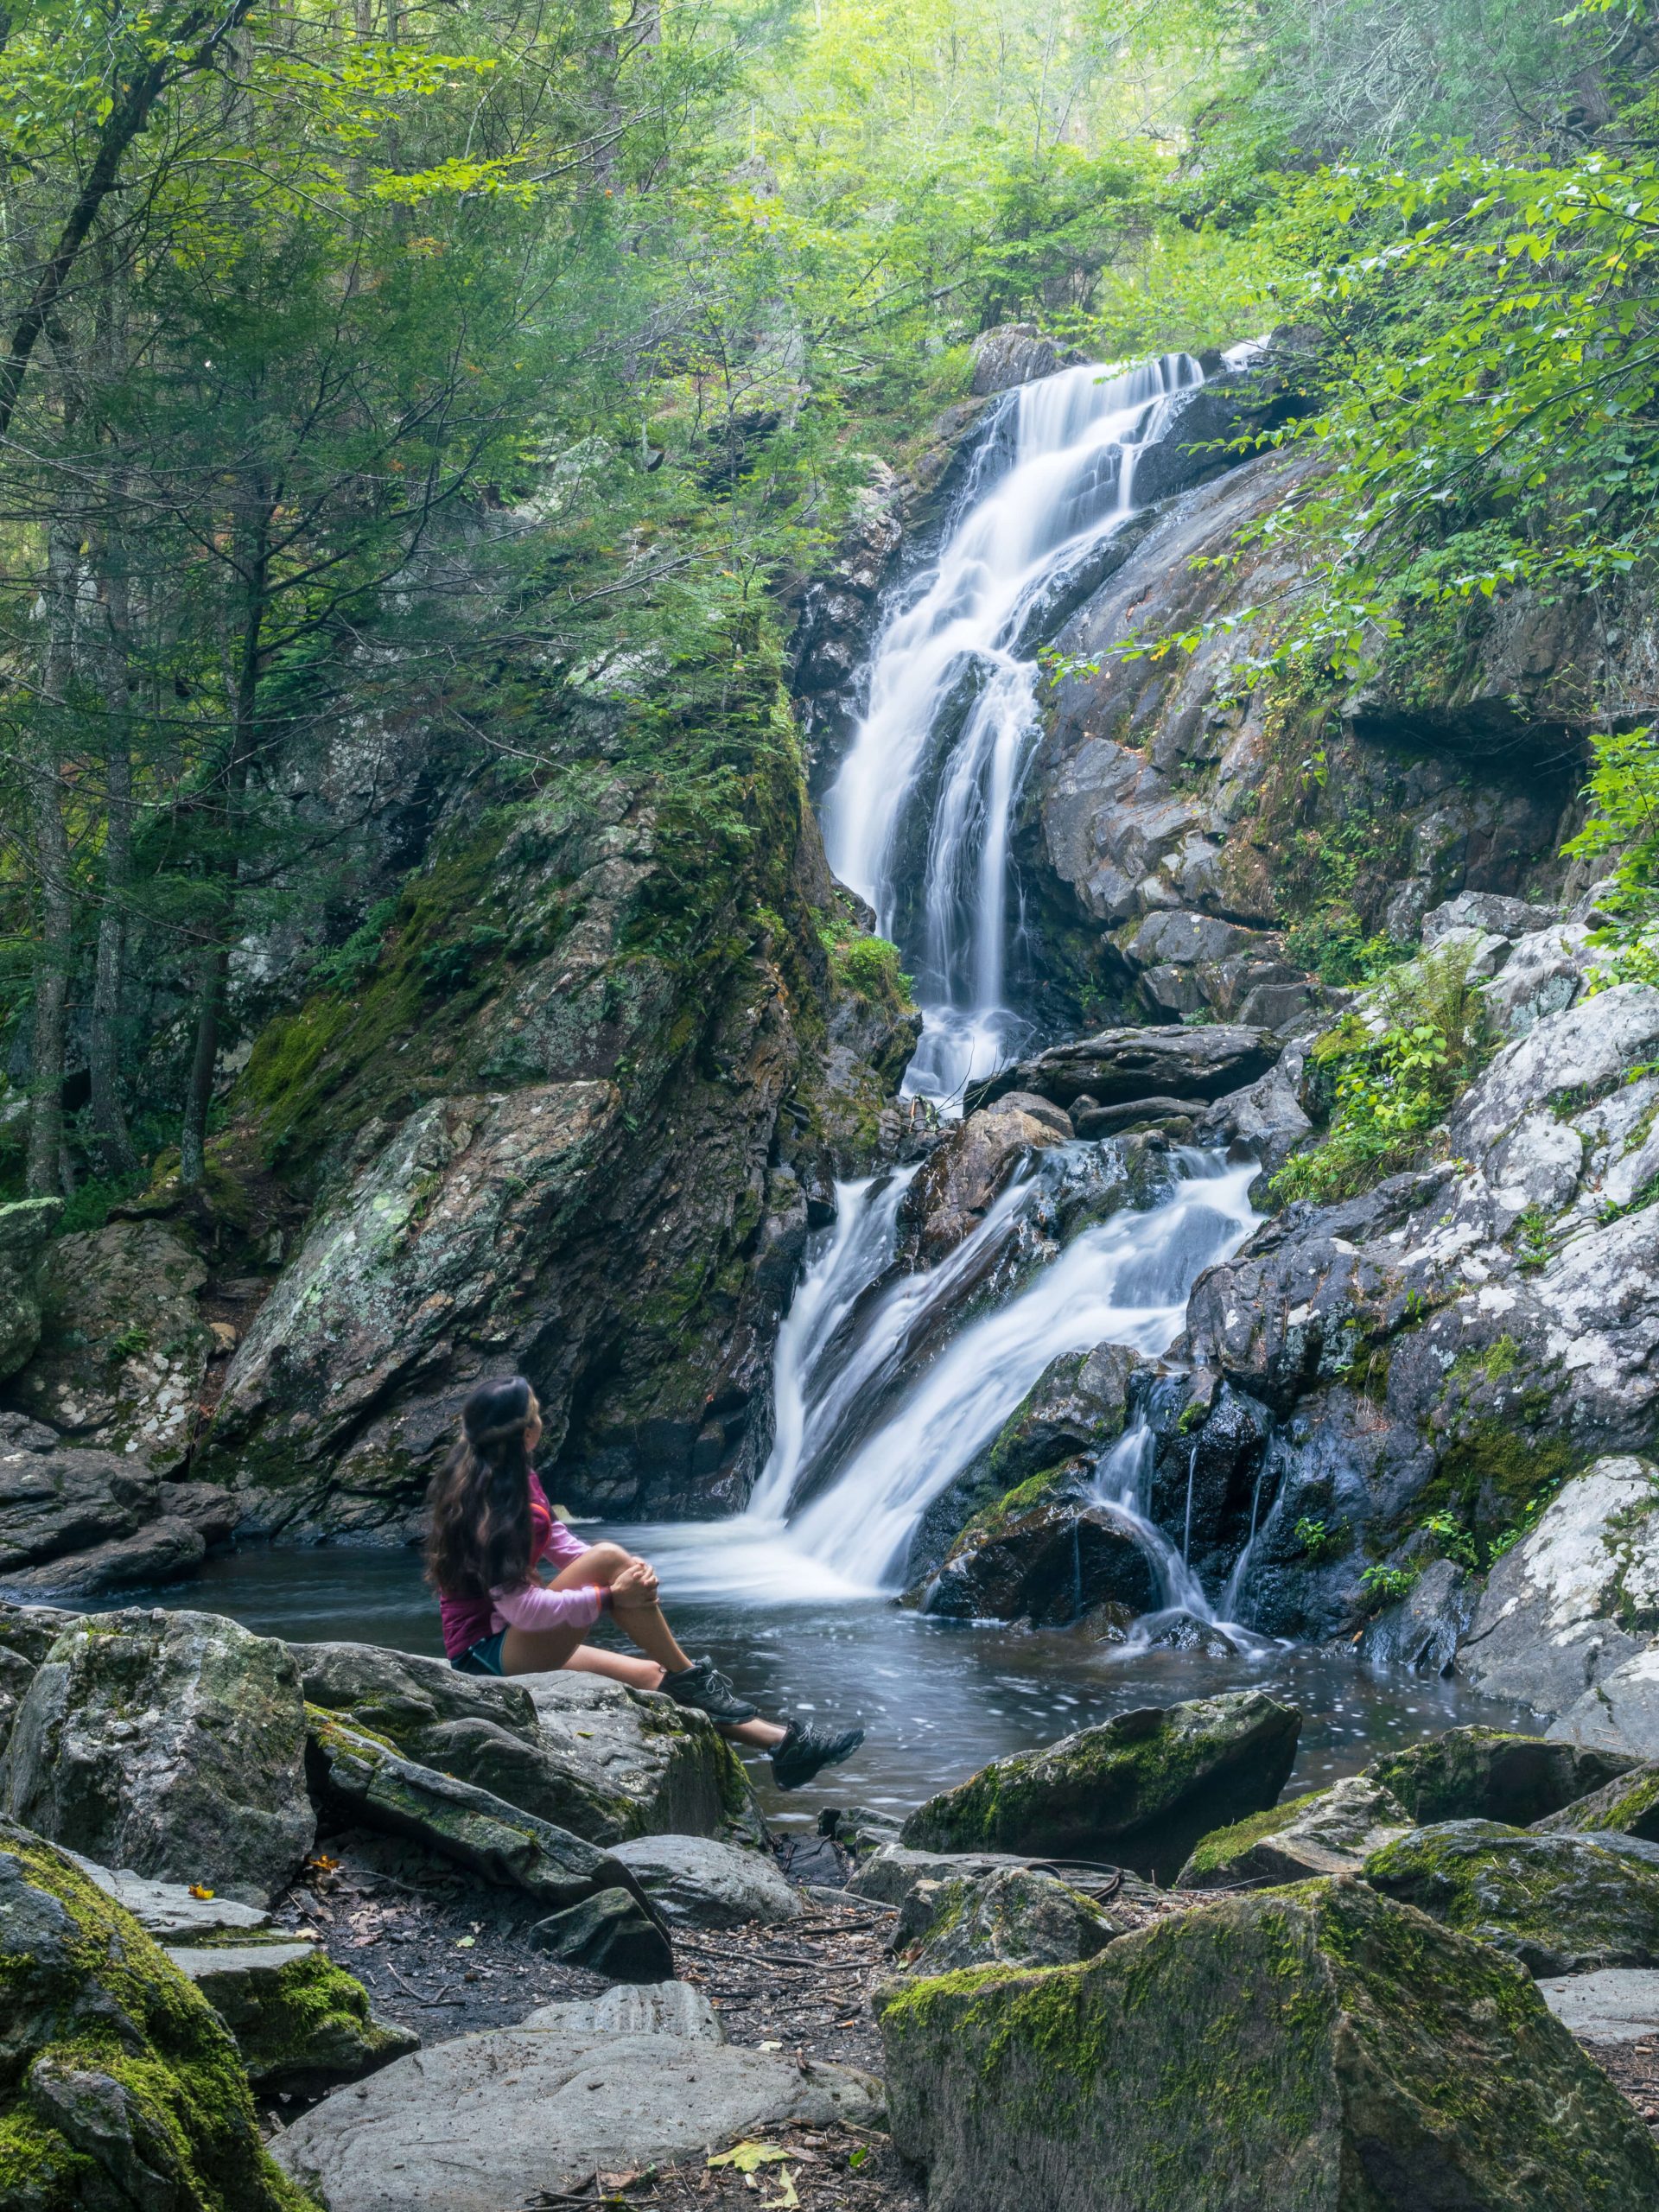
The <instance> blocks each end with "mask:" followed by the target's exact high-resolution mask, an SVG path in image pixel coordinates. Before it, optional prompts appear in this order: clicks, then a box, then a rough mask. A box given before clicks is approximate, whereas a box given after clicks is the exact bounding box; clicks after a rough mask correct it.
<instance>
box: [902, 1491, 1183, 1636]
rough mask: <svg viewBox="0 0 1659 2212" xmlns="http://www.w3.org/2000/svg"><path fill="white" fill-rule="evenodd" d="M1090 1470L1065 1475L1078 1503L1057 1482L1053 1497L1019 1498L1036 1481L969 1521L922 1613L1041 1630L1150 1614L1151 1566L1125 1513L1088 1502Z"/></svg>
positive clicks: (1154, 1598) (1153, 1601) (928, 1589)
mask: <svg viewBox="0 0 1659 2212" xmlns="http://www.w3.org/2000/svg"><path fill="white" fill-rule="evenodd" d="M1089 1473H1090V1469H1089V1468H1087V1467H1086V1466H1084V1467H1081V1468H1077V1469H1076V1470H1075V1472H1074V1474H1073V1476H1072V1478H1071V1479H1072V1481H1074V1482H1075V1483H1077V1484H1078V1485H1079V1486H1080V1487H1082V1488H1083V1490H1084V1495H1082V1496H1079V1495H1077V1494H1073V1495H1069V1496H1068V1495H1066V1494H1065V1493H1066V1491H1067V1489H1068V1487H1070V1485H1069V1484H1068V1482H1067V1479H1066V1478H1065V1476H1062V1477H1061V1478H1059V1480H1058V1485H1057V1493H1056V1492H1051V1493H1050V1494H1047V1495H1044V1496H1039V1497H1035V1498H1033V1499H1031V1500H1030V1501H1029V1502H1027V1501H1025V1500H1024V1498H1023V1497H1022V1492H1024V1491H1037V1490H1039V1488H1040V1486H1041V1485H1042V1484H1044V1482H1045V1479H1046V1478H1044V1477H1042V1476H1040V1475H1039V1476H1037V1477H1035V1478H1033V1480H1032V1481H1031V1482H1029V1483H1027V1484H1024V1485H1022V1489H1021V1490H1020V1491H1014V1492H1013V1493H1012V1495H1011V1496H1010V1497H1007V1498H1005V1499H1004V1500H1003V1502H1002V1503H1001V1506H1000V1507H994V1508H992V1509H991V1510H989V1511H988V1512H987V1513H985V1514H982V1515H980V1516H976V1520H975V1521H973V1522H969V1527H968V1529H966V1530H965V1531H964V1532H963V1535H962V1536H961V1537H960V1538H958V1540H957V1543H956V1544H955V1545H954V1546H953V1547H952V1548H951V1551H950V1555H949V1557H948V1558H947V1559H946V1560H945V1561H944V1565H943V1566H942V1567H940V1569H939V1571H938V1574H936V1575H935V1576H934V1577H933V1578H932V1580H931V1581H930V1582H929V1583H928V1584H927V1585H926V1586H925V1591H924V1592H923V1596H922V1601H921V1604H922V1611H924V1612H925V1613H933V1614H937V1615H938V1617H939V1618H942V1619H945V1620H964V1621H965V1620H984V1621H1013V1620H1029V1621H1030V1622H1032V1624H1033V1626H1036V1627H1043V1628H1064V1627H1065V1626H1066V1625H1067V1624H1069V1623H1071V1622H1072V1621H1075V1620H1077V1619H1079V1618H1081V1617H1082V1616H1083V1615H1084V1614H1085V1613H1088V1612H1090V1611H1093V1610H1094V1608H1095V1607H1096V1606H1097V1605H1109V1606H1115V1607H1121V1608H1122V1609H1123V1611H1124V1613H1125V1615H1126V1617H1127V1616H1129V1615H1135V1614H1140V1613H1147V1612H1151V1611H1154V1608H1155V1607H1156V1605H1157V1604H1158V1598H1159V1590H1158V1577H1157V1574H1156V1573H1155V1572H1154V1567H1153V1565H1152V1561H1151V1560H1150V1559H1149V1558H1148V1557H1147V1554H1146V1552H1145V1551H1144V1550H1143V1549H1142V1548H1141V1543H1140V1542H1139V1541H1138V1539H1137V1536H1136V1533H1135V1529H1134V1528H1133V1526H1132V1524H1131V1523H1130V1522H1129V1521H1128V1517H1127V1516H1125V1515H1123V1514H1122V1513H1120V1512H1119V1511H1118V1510H1117V1509H1116V1507H1114V1506H1110V1505H1103V1504H1098V1503H1091V1502H1090V1501H1089V1500H1088V1498H1087V1495H1086V1484H1087V1480H1088V1476H1089ZM1016 1500H1020V1503H1015V1501H1016Z"/></svg>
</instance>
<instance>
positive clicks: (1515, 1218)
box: [1188, 984, 1659, 1714]
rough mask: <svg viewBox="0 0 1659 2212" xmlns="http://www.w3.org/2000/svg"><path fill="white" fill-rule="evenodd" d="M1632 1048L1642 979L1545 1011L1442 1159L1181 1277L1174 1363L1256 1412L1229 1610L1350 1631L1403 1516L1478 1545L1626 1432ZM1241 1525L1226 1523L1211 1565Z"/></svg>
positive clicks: (1637, 1102) (1652, 1328)
mask: <svg viewBox="0 0 1659 2212" xmlns="http://www.w3.org/2000/svg"><path fill="white" fill-rule="evenodd" d="M1656 1052H1659V992H1655V991H1653V990H1651V989H1649V988H1647V987H1646V986H1644V985H1640V984H1621V985H1619V986H1618V987H1617V988H1613V989H1611V990H1609V991H1605V992H1604V993H1602V994H1600V995H1599V996H1597V997H1595V998H1593V999H1590V1000H1587V1001H1584V1002H1582V1003H1581V1004H1577V1005H1574V1006H1573V1007H1569V1008H1567V1009H1565V1010H1564V1011H1561V1012H1559V1013H1556V1014H1549V1015H1547V1016H1545V1017H1544V1019H1543V1020H1541V1021H1539V1022H1537V1023H1536V1024H1535V1026H1534V1027H1532V1028H1531V1029H1529V1031H1527V1032H1526V1033H1524V1034H1523V1035H1522V1036H1521V1037H1519V1038H1518V1039H1516V1041H1515V1042H1513V1043H1512V1044H1510V1045H1509V1046H1505V1047H1504V1048H1503V1050H1502V1051H1500V1052H1498V1054H1497V1057H1496V1058H1495V1059H1494V1060H1493V1061H1492V1063H1491V1065H1490V1066H1489V1068H1488V1069H1487V1070H1486V1071H1485V1073H1484V1075H1483V1076H1482V1077H1480V1078H1479V1080H1478V1082H1477V1083H1476V1084H1474V1085H1473V1086H1472V1087H1471V1090H1469V1091H1468V1092H1467V1093H1466V1094H1465V1097H1464V1098H1463V1100H1462V1101H1461V1102H1460V1103H1459V1105H1458V1107H1457V1109H1456V1110H1455V1112H1454V1113H1453V1115H1452V1119H1451V1122H1450V1125H1449V1129H1448V1136H1447V1142H1448V1147H1449V1149H1450V1152H1451V1154H1452V1157H1451V1159H1449V1160H1447V1161H1446V1162H1445V1163H1444V1164H1442V1165H1440V1166H1434V1167H1431V1168H1429V1169H1427V1170H1426V1171H1424V1172H1422V1173H1416V1174H1406V1175H1400V1176H1395V1177H1393V1178H1391V1179H1389V1180H1388V1181H1386V1182H1384V1183H1383V1184H1381V1185H1378V1187H1377V1188H1376V1189H1375V1190H1373V1191H1371V1192H1367V1193H1365V1194H1364V1195H1363V1197H1360V1198H1354V1199H1351V1200H1347V1201H1344V1202H1343V1203H1340V1204H1337V1205H1325V1206H1317V1205H1311V1204H1308V1203H1307V1202H1306V1201H1302V1202H1299V1203H1297V1204H1295V1205H1291V1206H1288V1207H1287V1208H1286V1210H1285V1211H1284V1212H1283V1213H1282V1214H1281V1215H1279V1216H1278V1217H1276V1218H1275V1219H1274V1220H1272V1221H1269V1222H1268V1223H1267V1224H1264V1225H1263V1227H1262V1229H1261V1230H1258V1231H1257V1232H1256V1234H1255V1236H1253V1237H1252V1238H1251V1240H1250V1242H1249V1243H1248V1244H1247V1245H1245V1246H1244V1247H1243V1249H1242V1250H1241V1251H1240V1252H1239V1253H1238V1254H1237V1255H1236V1256H1235V1257H1234V1258H1233V1259H1231V1260H1230V1261H1228V1262H1224V1263H1223V1264H1222V1265H1221V1266H1219V1267H1217V1268H1212V1269H1211V1271H1210V1272H1209V1273H1208V1274H1205V1276H1203V1277H1202V1278H1201V1279H1200V1281H1199V1282H1198V1285H1197V1287H1195V1290H1194V1292H1193V1295H1192V1301H1191V1304H1190V1306H1189V1308H1188V1344H1189V1348H1190V1352H1191V1356H1192V1359H1193V1362H1194V1364H1195V1366H1196V1367H1198V1369H1199V1370H1202V1371H1205V1372H1208V1373H1211V1374H1214V1375H1217V1376H1221V1377H1223V1378H1224V1380H1225V1381H1226V1382H1227V1383H1229V1384H1230V1386H1231V1387H1232V1388H1233V1389H1235V1390H1236V1391H1237V1392H1239V1393H1241V1394H1242V1395H1243V1396H1246V1397H1248V1398H1249V1399H1251V1400H1253V1401H1255V1402H1256V1403H1258V1404H1259V1405H1260V1406H1262V1408H1265V1409H1266V1412H1267V1413H1268V1414H1270V1415H1271V1416H1273V1418H1274V1424H1275V1427H1274V1435H1273V1437H1272V1440H1271V1442H1270V1444H1269V1446H1268V1456H1267V1459H1266V1463H1265V1465H1266V1473H1265V1477H1264V1487H1263V1493H1262V1500H1261V1503H1262V1510H1263V1516H1264V1517H1263V1519H1262V1526H1261V1530H1260V1535H1259V1537H1258V1541H1257V1542H1256V1544H1255V1548H1254V1549H1253V1550H1252V1553H1251V1556H1250V1561H1249V1572H1248V1575H1247V1579H1246V1585H1245V1590H1244V1592H1243V1600H1242V1602H1243V1606H1244V1610H1243V1612H1242V1614H1241V1618H1244V1619H1247V1620H1249V1621H1250V1622H1251V1623H1252V1624H1253V1625H1255V1626H1256V1627H1259V1628H1262V1629H1264V1630H1269V1631H1271V1632H1273V1633H1275V1634H1287V1635H1294V1636H1299V1637H1302V1636H1318V1635H1324V1634H1330V1633H1332V1632H1336V1631H1338V1630H1343V1629H1351V1628H1352V1627H1353V1626H1355V1625H1357V1623H1358V1621H1359V1620H1360V1619H1361V1618H1363V1612H1364V1610H1365V1599H1364V1596H1363V1592H1362V1590H1361V1588H1360V1586H1359V1576H1360V1574H1361V1573H1362V1571H1363V1569H1364V1568H1365V1567H1367V1566H1369V1565H1370V1564H1371V1563H1372V1562H1373V1561H1374V1560H1376V1559H1377V1558H1378V1556H1379V1554H1384V1555H1385V1554H1387V1552H1388V1551H1389V1548H1391V1547H1393V1546H1394V1545H1395V1544H1396V1543H1398V1542H1399V1541H1401V1540H1402V1538H1403V1537H1404V1536H1405V1535H1407V1533H1408V1531H1409V1530H1410V1529H1412V1528H1413V1527H1414V1524H1415V1523H1416V1522H1417V1521H1418V1520H1419V1519H1420V1518H1421V1516H1423V1515H1425V1514H1426V1513H1427V1512H1430V1511H1450V1512H1451V1513H1452V1516H1453V1518H1454V1519H1456V1520H1458V1521H1459V1522H1461V1523H1462V1525H1463V1526H1464V1527H1465V1528H1467V1529H1471V1530H1473V1531H1475V1532H1477V1533H1478V1534H1479V1535H1481V1536H1482V1537H1484V1538H1488V1539H1490V1538H1495V1537H1496V1536H1497V1535H1500V1534H1502V1533H1503V1531H1505V1530H1507V1529H1512V1528H1513V1527H1514V1526H1515V1525H1516V1522H1517V1520H1518V1519H1519V1517H1520V1516H1521V1514H1522V1510H1524V1509H1526V1508H1528V1507H1529V1506H1530V1505H1532V1504H1533V1503H1534V1501H1535V1500H1536V1499H1538V1498H1539V1497H1548V1495H1549V1494H1550V1493H1551V1492H1552V1491H1554V1490H1555V1489H1557V1488H1559V1487H1560V1485H1561V1484H1563V1482H1565V1481H1567V1480H1568V1479H1569V1478H1572V1477H1573V1475H1575V1474H1576V1473H1577V1472H1578V1471H1580V1469H1582V1468H1585V1467H1586V1466H1588V1465H1592V1463H1594V1462H1595V1461H1596V1460H1597V1459H1598V1458H1599V1457H1602V1456H1605V1455H1610V1454H1618V1453H1619V1452H1621V1451H1624V1452H1629V1451H1640V1450H1641V1449H1643V1448H1644V1447H1645V1446H1647V1445H1648V1444H1649V1440H1650V1436H1651V1429H1652V1421H1653V1414H1654V1407H1655V1403H1656V1391H1659V1379H1656V1378H1659V1288H1656V1286H1659V1207H1655V1206H1654V1205H1651V1204H1650V1203H1646V1202H1639V1203H1638V1201H1643V1192H1645V1191H1646V1189H1647V1186H1648V1185H1647V1179H1649V1177H1650V1176H1651V1175H1652V1174H1653V1173H1654V1172H1655V1171H1656V1167H1659V1141H1656V1140H1655V1138H1654V1135H1653V1133H1652V1130H1651V1128H1650V1127H1649V1124H1650V1122H1651V1118H1652V1110H1653V1109H1654V1108H1655V1106H1656V1104H1659V1078H1656V1077H1654V1076H1653V1075H1652V1074H1651V1073H1649V1072H1645V1070H1646V1069H1647V1068H1648V1065H1649V1063H1650V1062H1651V1061H1652V1060H1653V1059H1654V1058H1655V1055H1656ZM1197 1433H1198V1436H1199V1438H1200V1439H1202V1437H1203V1435H1204V1433H1205V1429H1204V1428H1203V1427H1200V1428H1199V1429H1198V1432H1197ZM1552 1510H1554V1509H1552ZM1310 1522H1313V1523H1318V1524H1319V1525H1320V1526H1321V1527H1322V1528H1323V1529H1325V1531H1326V1532H1327V1533H1326V1538H1325V1544H1324V1547H1323V1548H1322V1550H1321V1552H1320V1554H1319V1556H1318V1557H1317V1558H1312V1557H1310V1556H1309V1554H1308V1553H1307V1550H1306V1544H1305V1540H1304V1537H1303V1536H1302V1535H1299V1533H1298V1532H1299V1529H1305V1527H1306V1524H1308V1523H1310ZM1244 1535H1245V1529H1244V1526H1243V1524H1242V1523H1237V1522H1236V1524H1235V1530H1234V1534H1233V1537H1232V1544H1233V1556H1235V1557H1236V1554H1237V1551H1238V1549H1240V1548H1242V1547H1243V1541H1244ZM1528 1541H1535V1539H1529V1540H1528ZM1594 1541H1599V1540H1594ZM1618 1541H1619V1542H1620V1543H1621V1544H1624V1546H1625V1548H1627V1549H1628V1548H1630V1545H1631V1544H1635V1548H1636V1549H1637V1550H1638V1551H1639V1550H1641V1548H1642V1547H1641V1545H1640V1544H1639V1543H1637V1542H1636V1539H1635V1537H1634V1535H1631V1536H1630V1537H1629V1538H1628V1539H1627V1538H1626V1537H1623V1536H1621V1537H1620V1538H1619V1539H1618ZM1601 1555H1602V1556H1604V1557H1605V1558H1606V1559H1607V1560H1609V1563H1610V1565H1609V1573H1610V1577H1611V1554H1605V1553H1604V1554H1601ZM1400 1556H1401V1558H1402V1560H1404V1559H1405V1558H1406V1557H1408V1556H1410V1557H1412V1558H1413V1559H1414V1563H1417V1564H1421V1563H1422V1562H1421V1558H1419V1557H1418V1556H1417V1555H1415V1554H1401V1555H1400ZM1524 1572H1526V1567H1525V1561H1524V1560H1522V1559H1520V1558H1515V1559H1511V1560H1508V1561H1503V1562H1500V1565H1499V1567H1498V1568H1497V1570H1496V1571H1495V1574H1494V1589H1495V1591H1496V1592H1497V1595H1496V1596H1494V1595H1493V1594H1492V1593H1491V1592H1489V1594H1488V1599H1487V1600H1486V1601H1484V1602H1486V1604H1487V1606H1488V1611H1487V1615H1486V1619H1487V1623H1488V1625H1489V1627H1491V1630H1492V1632H1493V1634H1494V1635H1496V1636H1497V1646H1496V1647H1495V1648H1494V1659H1495V1660H1496V1657H1497V1651H1498V1650H1499V1649H1501V1648H1502V1646H1503V1633H1502V1632H1500V1631H1498V1630H1497V1628H1496V1623H1495V1609H1496V1607H1497V1605H1499V1604H1501V1603H1506V1602H1507V1600H1506V1599H1505V1598H1504V1595H1503V1593H1504V1592H1508V1591H1509V1589H1510V1584H1511V1582H1512V1581H1513V1580H1515V1578H1516V1577H1517V1576H1519V1575H1522V1573H1524ZM1624 1572H1625V1574H1626V1579H1627V1580H1629V1579H1630V1576H1631V1575H1633V1576H1634V1578H1635V1582H1636V1584H1638V1585H1640V1590H1637V1591H1636V1592H1635V1593H1634V1596H1633V1598H1632V1599H1631V1601H1630V1603H1629V1604H1626V1603H1625V1602H1624V1601H1623V1600H1618V1601H1616V1600H1615V1599H1614V1598H1613V1597H1612V1595H1611V1579H1610V1580H1608V1592H1609V1596H1608V1599H1607V1603H1606V1605H1605V1607H1604V1609H1603V1610H1602V1611H1600V1612H1599V1614H1597V1615H1596V1618H1599V1619H1600V1620H1601V1621H1602V1623H1603V1627H1602V1628H1601V1629H1599V1630H1593V1631H1591V1633H1592V1634H1593V1635H1594V1636H1595V1637H1599V1639H1600V1645H1601V1649H1602V1651H1603V1654H1604V1658H1605V1671H1607V1672H1611V1671H1612V1670H1613V1669H1614V1668H1615V1667H1616V1666H1617V1664H1618V1661H1619V1659H1621V1658H1623V1659H1625V1660H1628V1661H1630V1663H1632V1664H1635V1663H1637V1662H1638V1661H1639V1660H1640V1659H1641V1657H1642V1648H1643V1646H1644V1645H1645V1643H1647V1641H1648V1639H1649V1637H1651V1636H1652V1634H1653V1632H1654V1630H1655V1628H1656V1627H1659V1611H1652V1617H1651V1618H1649V1611H1651V1608H1650V1605H1649V1600H1648V1599H1646V1598H1644V1597H1643V1596H1642V1595H1641V1590H1645V1588H1646V1580H1647V1577H1648V1570H1647V1568H1645V1567H1637V1566H1635V1565H1632V1566H1631V1567H1629V1568H1628V1569H1627V1570H1624ZM1612 1579H1616V1578H1612ZM1593 1610H1594V1609H1593V1607H1592V1611H1593ZM1480 1633H1481V1632H1480V1631H1479V1630H1477V1631H1476V1634H1477V1636H1479V1635H1480ZM1483 1640H1484V1639H1483ZM1481 1648H1482V1644H1481V1643H1478V1642H1477V1643H1471V1645H1470V1647H1469V1649H1470V1652H1471V1669H1479V1668H1480V1666H1481V1665H1482V1663H1483V1662H1481V1661H1480V1659H1479V1657H1478V1653H1479V1651H1480V1649H1481ZM1460 1663H1461V1662H1460ZM1602 1663H1603V1662H1601V1661H1599V1662H1597V1665H1598V1668H1600V1667H1601V1666H1602ZM1538 1667H1539V1668H1542V1667H1543V1661H1542V1659H1540V1660H1539V1662H1538ZM1544 1671H1546V1672H1547V1671H1548V1669H1545V1670H1544ZM1592 1671H1594V1670H1592ZM1536 1672H1537V1669H1535V1673H1536ZM1556 1672H1557V1675H1563V1676H1564V1675H1565V1674H1566V1673H1567V1672H1570V1669H1567V1667H1566V1665H1565V1662H1563V1666H1562V1668H1560V1669H1557V1670H1556ZM1587 1686H1588V1678H1587V1677H1586V1676H1585V1675H1583V1674H1582V1672H1580V1675H1579V1677H1578V1679H1577V1681H1576V1684H1574V1683H1572V1682H1569V1681H1567V1680H1565V1679H1560V1680H1554V1681H1552V1683H1548V1684H1547V1683H1546V1682H1545V1681H1543V1680H1542V1679H1541V1675H1540V1676H1539V1678H1538V1679H1537V1680H1536V1682H1535V1688H1531V1689H1526V1688H1521V1689H1517V1690H1516V1692H1515V1693H1514V1694H1520V1695H1524V1696H1526V1697H1528V1698H1529V1700H1531V1701H1532V1702H1534V1703H1535V1706H1536V1707H1537V1709H1538V1710H1539V1711H1540V1712H1541V1713H1546V1714H1548V1713H1558V1712H1560V1711H1562V1710H1563V1709H1564V1707H1565V1706H1566V1705H1567V1703H1568V1702H1570V1701H1571V1699H1572V1698H1573V1697H1576V1696H1577V1695H1578V1694H1580V1692H1582V1691H1584V1690H1585V1689H1586V1688H1587ZM1493 1687H1494V1688H1496V1687H1497V1684H1496V1681H1494V1683H1493Z"/></svg>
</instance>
